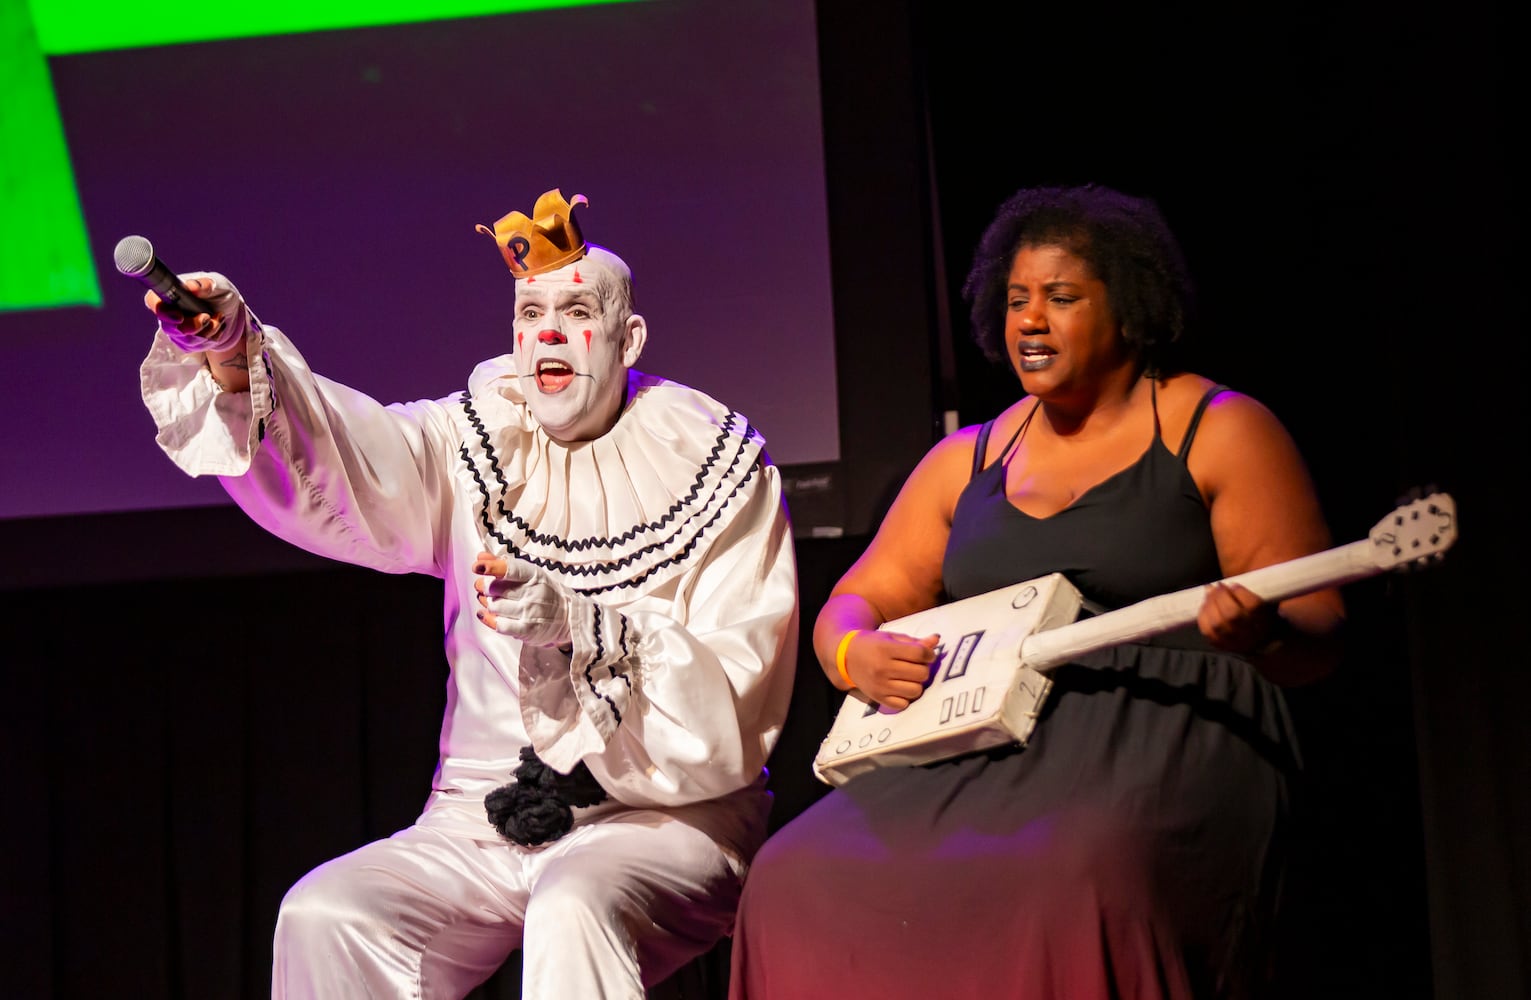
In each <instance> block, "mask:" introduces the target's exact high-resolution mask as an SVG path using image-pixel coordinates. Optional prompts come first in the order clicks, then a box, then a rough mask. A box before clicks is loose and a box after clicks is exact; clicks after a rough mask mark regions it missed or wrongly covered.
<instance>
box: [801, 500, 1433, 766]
mask: <svg viewBox="0 0 1531 1000" xmlns="http://www.w3.org/2000/svg"><path fill="white" fill-rule="evenodd" d="M1456 531H1457V520H1456V505H1455V502H1454V501H1453V500H1452V499H1451V497H1450V496H1448V495H1447V494H1444V493H1433V494H1430V495H1429V496H1426V497H1424V498H1422V499H1419V500H1415V501H1412V502H1410V503H1406V504H1403V505H1402V506H1400V507H1398V508H1397V509H1396V510H1394V511H1393V512H1392V513H1390V514H1388V515H1387V517H1385V518H1383V519H1382V520H1381V521H1378V522H1377V524H1376V526H1375V527H1374V528H1373V529H1372V530H1371V532H1370V533H1369V534H1368V536H1367V537H1366V538H1365V539H1362V540H1360V541H1356V542H1352V543H1350V544H1349V545H1342V546H1340V547H1338V548H1333V549H1328V550H1326V551H1323V552H1318V553H1315V554H1313V555H1310V556H1304V557H1302V558H1300V559H1294V560H1291V561H1290V562H1284V563H1278V564H1276V565H1274V566H1266V567H1263V568H1261V569H1257V570H1253V571H1251V572H1248V573H1241V574H1239V575H1237V576H1233V577H1229V578H1228V582H1231V583H1239V584H1242V585H1243V586H1245V587H1247V588H1249V589H1250V590H1251V591H1253V592H1254V593H1255V594H1257V595H1259V596H1260V597H1261V598H1263V599H1264V600H1266V601H1279V600H1285V599H1286V598H1288V597H1295V596H1297V595H1298V594H1305V593H1308V592H1310V591H1314V590H1319V589H1321V588H1323V587H1335V586H1340V585H1341V584H1345V583H1349V582H1351V581H1354V580H1360V579H1363V578H1365V577H1369V576H1374V575H1376V574H1379V573H1383V572H1386V571H1387V570H1392V569H1407V568H1411V567H1416V566H1423V565H1426V564H1428V563H1430V562H1433V561H1434V560H1436V559H1438V558H1440V557H1441V556H1442V555H1443V554H1444V553H1445V551H1446V549H1447V548H1449V547H1450V546H1451V544H1452V543H1453V542H1454V541H1455V540H1456ZM1205 589H1206V588H1205V587H1191V588H1188V589H1186V590H1181V591H1177V592H1175V593H1172V594H1165V595H1163V596H1160V597H1154V598H1149V599H1148V600H1145V601H1141V602H1139V603H1137V604H1133V605H1130V606H1128V607H1125V608H1120V609H1118V610H1115V611H1108V612H1106V613H1104V614H1099V615H1094V616H1091V617H1086V618H1083V619H1080V617H1079V616H1080V613H1081V611H1083V610H1086V602H1085V601H1084V600H1083V598H1082V597H1081V595H1080V594H1079V591H1077V590H1075V589H1074V587H1073V586H1072V585H1071V584H1070V583H1069V582H1068V580H1066V579H1065V578H1064V577H1063V575H1062V574H1059V573H1054V574H1051V575H1049V576H1043V577H1038V578H1036V579H1033V580H1027V581H1025V582H1022V583H1017V584H1013V585H1011V586H1009V587H1004V588H1001V589H999V590H994V591H990V592H989V593H987V594H978V595H976V596H974V597H969V598H966V599H964V600H960V601H953V602H952V603H950V604H944V605H942V606H940V607H936V608H931V609H929V610H927V611H920V612H917V613H915V614H912V615H908V616H906V617H903V618H898V619H895V620H893V621H889V622H885V623H884V624H883V625H882V626H881V628H882V630H883V631H889V632H901V633H903V634H905V635H915V636H921V635H931V634H933V633H937V634H939V635H940V636H941V644H940V645H939V646H938V647H937V648H936V659H935V661H934V662H933V663H932V664H931V672H930V680H929V681H928V682H927V684H926V688H925V693H924V694H922V695H921V696H920V697H919V698H918V699H916V700H915V701H914V702H913V703H912V704H911V705H910V706H909V707H908V708H906V709H904V710H903V711H901V712H893V711H890V710H886V709H883V708H881V707H880V706H879V705H878V704H877V703H876V702H873V701H871V700H869V699H868V698H867V697H866V696H865V695H863V694H862V693H861V692H860V691H851V692H849V693H848V694H847V695H846V698H845V701H844V703H843V704H842V705H841V706H840V711H839V713H838V714H837V715H836V717H835V721H834V723H833V725H832V726H831V728H830V731H829V735H827V736H826V737H825V738H824V741H823V743H822V744H820V746H819V751H818V754H817V756H816V757H815V758H814V762H813V770H814V774H815V775H816V776H817V777H818V778H819V779H820V780H821V781H823V782H825V783H826V784H830V785H841V784H844V783H845V782H846V781H848V780H850V779H851V778H852V777H854V776H856V775H857V774H860V773H862V772H863V771H868V770H871V769H872V768H877V767H889V766H895V765H916V764H929V763H934V762H935V761H939V760H945V759H947V758H950V757H956V756H959V755H961V754H965V753H971V752H973V751H977V750H985V749H988V748H990V747H996V746H1002V745H1005V744H1009V743H1021V744H1024V743H1025V742H1026V741H1027V740H1028V739H1029V738H1030V736H1031V732H1032V729H1033V727H1034V726H1035V725H1036V720H1037V715H1038V713H1040V711H1041V709H1042V704H1043V702H1044V701H1045V699H1046V698H1047V694H1048V689H1049V687H1050V686H1051V681H1050V680H1049V679H1048V671H1050V670H1051V669H1052V668H1054V667H1056V666H1058V665H1060V664H1062V663H1067V662H1068V661H1069V660H1071V659H1073V658H1074V657H1077V656H1080V655H1082V654H1084V653H1088V652H1092V651H1094V650H1098V649H1105V648H1107V647H1110V646H1116V645H1120V644H1122V643H1126V642H1134V641H1137V640H1141V639H1146V638H1149V637H1151V636H1155V635H1160V634H1162V633H1165V632H1168V631H1171V630H1173V629H1176V628H1180V627H1181V626H1184V625H1189V624H1191V623H1193V622H1195V621H1196V615H1197V613H1198V612H1199V610H1200V608H1201V603H1202V599H1203V597H1204V593H1205Z"/></svg>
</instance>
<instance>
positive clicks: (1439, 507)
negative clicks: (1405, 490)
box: [1367, 493, 1457, 569]
mask: <svg viewBox="0 0 1531 1000" xmlns="http://www.w3.org/2000/svg"><path fill="white" fill-rule="evenodd" d="M1367 537H1368V538H1369V539H1370V540H1371V542H1372V556H1373V558H1375V559H1376V561H1377V565H1379V566H1382V567H1384V568H1387V569H1393V568H1399V569H1414V568H1418V567H1422V566H1427V565H1429V564H1431V563H1433V562H1435V561H1437V560H1439V559H1440V558H1441V557H1442V556H1443V555H1445V554H1446V550H1447V549H1449V548H1451V545H1452V543H1453V542H1455V541H1456V540H1457V505H1456V501H1454V500H1452V499H1451V496H1450V495H1449V494H1446V493H1431V494H1429V495H1428V496H1424V497H1421V498H1420V499H1418V500H1411V501H1409V502H1408V503H1404V504H1402V505H1400V506H1399V507H1398V509H1397V510H1395V511H1393V512H1392V513H1391V514H1389V515H1388V516H1387V517H1384V518H1383V519H1382V520H1380V521H1378V522H1377V524H1376V526H1375V527H1373V528H1372V530H1371V531H1370V533H1369V534H1368V535H1367Z"/></svg>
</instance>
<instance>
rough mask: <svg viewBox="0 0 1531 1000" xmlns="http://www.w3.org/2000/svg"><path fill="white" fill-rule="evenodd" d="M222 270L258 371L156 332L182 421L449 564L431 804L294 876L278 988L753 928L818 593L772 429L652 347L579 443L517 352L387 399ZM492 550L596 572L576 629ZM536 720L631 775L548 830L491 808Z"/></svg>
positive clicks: (526, 984)
mask: <svg viewBox="0 0 1531 1000" xmlns="http://www.w3.org/2000/svg"><path fill="white" fill-rule="evenodd" d="M203 276H207V275H206V273H205V272H204V273H203ZM211 277H213V278H214V279H215V280H216V286H215V291H214V292H213V294H212V295H211V296H210V298H212V299H213V301H214V303H215V304H216V305H218V306H219V308H220V312H222V313H223V314H224V315H225V316H226V317H227V320H226V321H227V322H233V323H241V324H244V325H245V333H244V336H245V344H246V347H247V353H248V356H249V358H250V359H251V363H250V382H251V387H250V392H249V393H248V394H245V393H237V394H236V393H223V392H221V391H220V390H219V389H218V387H217V385H216V384H215V383H214V382H213V381H212V379H211V377H210V376H209V374H208V373H207V371H206V369H205V367H204V365H203V363H202V358H201V357H200V356H199V355H194V354H185V353H182V352H181V351H180V350H178V349H176V348H175V347H174V346H172V345H171V344H170V343H169V342H168V341H167V340H166V339H165V335H164V334H163V333H157V334H156V340H155V343H154V346H153V347H152V348H151V350H150V353H149V355H148V356H147V358H146V359H145V360H144V363H143V366H142V369H141V381H142V392H143V397H144V402H145V404H146V405H147V407H148V409H149V411H150V412H151V413H152V415H153V417H154V419H155V422H156V424H157V426H158V428H159V432H158V438H157V440H158V442H159V444H160V446H161V447H162V448H163V450H164V451H165V452H166V453H167V454H168V455H169V456H170V457H171V458H172V459H173V460H174V461H175V462H176V463H177V464H178V465H179V466H180V467H181V468H182V469H183V470H184V471H186V472H187V473H189V474H191V475H216V476H219V477H220V478H221V481H222V483H223V485H224V487H225V488H226V489H227V491H228V493H229V495H230V496H232V497H233V499H234V500H235V501H236V502H237V503H238V504H239V506H240V507H241V508H243V509H244V510H245V511H246V512H247V513H248V514H249V516H250V517H251V518H253V519H254V520H255V521H256V522H258V523H259V524H261V525H262V526H263V527H265V528H266V529H268V530H269V531H271V532H273V533H274V534H276V535H278V536H280V537H281V538H284V539H286V540H287V541H289V542H291V543H293V544H295V545H298V546H301V547H302V548H304V549H307V550H309V551H312V552H315V553H318V554H320V555H323V556H327V557H330V558H333V559H339V560H344V561H346V562H349V563H355V564H358V565H362V566H368V567H372V568H374V569H377V570H381V571H383V572H388V573H428V574H432V575H434V576H437V577H441V578H442V579H443V580H444V582H445V588H444V590H445V609H444V610H445V627H446V657H447V660H448V662H449V664H450V667H451V670H450V676H449V679H448V682H447V700H446V715H445V718H444V719H443V720H442V726H441V737H440V760H439V764H438V767H437V772H436V776H435V780H434V784H433V787H432V789H431V792H430V795H429V797H428V799H427V801H426V804H425V808H424V811H423V812H422V813H421V815H420V817H419V818H418V820H417V821H416V822H415V823H414V825H412V826H411V827H409V828H408V829H405V830H402V831H400V832H399V833H397V834H395V835H394V836H393V837H391V838H388V839H386V840H382V841H379V842H376V843H373V844H370V845H367V846H364V847H362V848H360V849H359V850H357V851H355V852H353V853H351V854H349V855H346V856H344V857H341V858H337V859H335V860H333V861H330V862H328V863H326V864H324V865H321V866H320V867H318V868H317V869H315V870H314V871H313V872H310V873H309V874H308V875H306V876H305V877H304V878H303V879H302V880H301V881H300V882H299V883H298V884H297V885H295V886H294V887H293V888H292V889H291V890H290V891H289V893H288V894H287V897H286V899H285V900H284V901H283V904H282V909H281V913H280V915H279V917H278V921H277V932H276V941H275V956H274V962H273V982H272V991H273V995H274V996H278V997H281V996H292V997H305V998H308V997H340V996H345V997H354V996H360V995H365V996H375V997H376V996H421V997H458V996H461V995H462V994H464V993H466V992H467V991H468V990H470V989H471V988H472V987H473V986H474V985H476V984H477V983H479V982H481V981H483V980H484V979H485V978H487V977H488V976H489V975H491V974H492V973H493V972H494V970H495V969H496V968H498V967H499V965H500V964H501V963H502V962H503V961H504V959H505V958H506V957H507V956H508V955H509V954H510V953H511V952H512V951H513V950H514V949H516V948H522V949H523V969H524V979H523V996H524V997H527V998H528V1000H535V998H545V1000H567V998H575V997H641V996H642V990H643V987H644V985H645V984H649V985H651V984H653V983H655V982H658V981H659V980H661V979H663V978H664V977H666V976H667V975H669V974H670V973H672V972H673V971H674V970H675V969H677V968H678V967H679V966H680V965H682V964H683V963H684V962H686V961H688V960H689V959H690V958H692V957H694V956H695V955H697V954H700V953H701V952H703V951H705V950H706V949H707V948H709V947H710V946H711V945H712V944H713V943H714V942H715V941H716V940H717V939H718V938H719V937H720V936H721V935H723V934H726V933H728V932H729V931H730V929H731V927H732V921H733V912H734V905H735V902H736V900H737V897H738V893H739V889H740V885H741V882H742V879H743V875H744V872H745V870H746V867H747V865H748V863H749V860H750V858H751V857H752V856H753V855H754V852H755V850H756V848H758V847H759V845H760V843H761V842H762V840H763V839H764V837H765V834H766V815H767V811H768V808H769V801H770V798H769V794H768V792H767V791H766V790H765V788H764V780H765V763H766V758H767V756H768V755H769V754H770V752H771V749H772V747H773V746H774V745H775V742H776V739H777V737H778V735H779V733H780V731H781V726H782V723H783V720H784V717H785V715H786V710H787V704H788V701H789V699H790V694H791V685H792V677H793V672H794V661H795V657H796V652H797V635H798V603H797V579H796V565H795V562H794V556H793V549H792V536H791V530H790V525H789V523H788V519H787V512H786V507H785V503H784V500H783V496H782V485H781V478H780V474H779V472H778V470H777V469H776V468H775V466H773V465H772V464H771V462H770V460H769V458H768V456H767V455H766V453H765V451H764V442H763V440H762V438H761V436H760V435H759V434H758V433H757V432H756V430H755V429H754V428H753V427H751V426H750V425H749V423H748V422H747V421H746V420H745V418H744V417H743V416H741V415H740V414H738V413H736V412H732V411H731V410H729V409H728V408H726V407H724V406H722V405H721V404H719V403H718V402H716V401H714V400H713V399H711V398H709V397H707V396H706V395H704V394H702V393H700V392H697V391H695V390H693V389H690V388H687V387H685V386H683V385H680V384H677V383H675V382H670V381H666V380H664V379H660V378H655V377H651V376H648V375H644V374H641V373H639V372H637V371H630V372H628V395H627V402H626V405H625V409H624V411H623V413H622V415H621V417H620V419H619V420H618V421H617V424H616V426H615V428H614V429H613V430H612V431H611V432H609V433H608V434H606V435H604V436H603V437H600V438H598V439H596V440H593V441H589V442H584V443H581V444H575V445H572V446H565V445H561V444H559V443H557V442H556V441H554V440H552V439H551V438H550V437H549V436H548V435H547V434H546V432H544V431H543V430H542V429H541V428H540V427H539V426H538V424H537V422H536V420H535V419H534V418H533V417H532V415H531V413H530V412H529V409H528V407H527V404H526V401H525V400H524V398H523V396H522V391H521V388H520V386H519V384H518V380H517V379H516V377H515V369H514V365H513V363H512V359H511V357H510V356H508V355H507V356H503V357H500V358H495V359H492V360H489V361H486V362H484V363H482V364H480V365H479V366H478V368H477V369H476V370H475V371H474V372H473V374H472V376H471V378H470V379H469V383H468V389H467V390H466V391H465V392H462V393H460V394H458V395H456V396H452V397H449V398H445V399H441V400H437V401H418V402H413V403H401V404H394V405H390V406H383V405H381V404H380V403H378V402H377V401H375V400H373V399H371V398H369V397H368V396H366V395H364V394H363V393H361V392H358V391H355V390H352V389H349V388H347V387H345V386H342V385H339V384H337V383H335V382H333V381H330V380H327V379H325V378H322V377H321V376H318V375H316V374H314V373H313V372H311V371H310V370H309V368H308V365H307V364H306V363H305V362H304V360H303V357H302V355H301V354H299V352H298V351H297V349H296V348H295V347H294V346H293V345H292V343H291V342H290V341H289V340H288V339H287V338H286V336H285V335H283V334H282V332H281V331H280V330H278V329H277V328H275V327H270V326H262V324H260V323H259V322H258V321H257V320H256V318H255V316H254V315H253V313H251V312H250V310H249V309H248V307H247V306H245V305H244V303H243V300H242V299H240V298H239V293H238V291H237V290H236V289H234V287H233V286H232V285H231V284H230V283H229V282H228V281H227V279H224V278H223V277H222V276H220V275H211ZM481 551H487V552H490V553H493V554H495V555H498V556H501V557H505V558H510V559H519V560H526V561H528V562H530V563H531V564H533V565H535V566H536V567H538V568H539V569H540V570H542V571H543V572H545V573H547V574H550V575H551V576H552V577H553V578H554V579H555V580H556V581H557V582H558V583H560V584H561V585H562V586H563V587H565V588H567V590H569V591H571V592H573V593H575V594H576V595H579V597H578V598H577V599H576V600H574V602H573V607H574V608H575V614H574V615H573V617H572V620H571V623H570V624H571V632H572V653H570V652H563V651H559V650H557V649H543V648H538V647H533V646H529V645H528V646H523V645H522V644H521V643H520V642H519V641H518V640H516V639H515V638H512V637H510V636H505V635H501V634H499V633H497V632H495V631H494V630H492V629H490V628H487V627H486V626H485V625H484V624H483V623H481V622H480V621H478V620H477V619H476V618H475V610H476V608H477V603H476V600H475V598H476V594H475V591H474V577H473V574H472V573H471V567H472V564H473V560H474V557H475V555H476V554H477V553H479V552H481ZM527 745H531V746H532V747H533V748H535V750H536V752H537V754H538V755H539V756H540V757H541V758H542V760H543V761H545V762H546V763H547V764H548V765H550V766H551V767H553V768H556V769H558V770H560V771H567V770H568V769H570V768H572V767H573V766H574V765H575V764H576V763H578V762H581V761H583V762H584V763H585V765H587V766H588V768H589V770H590V772H591V774H593V775H594V776H595V778H597V779H598V780H599V782H600V784H601V785H602V786H603V787H604V788H605V789H606V791H607V793H608V796H609V797H608V798H607V800H606V801H605V802H602V803H600V804H598V805H595V806H591V807H588V808H583V809H576V810H574V813H575V821H574V827H573V829H572V830H571V831H570V832H569V833H567V834H566V835H564V836H563V837H562V838H560V839H557V840H556V841H554V842H552V843H548V844H544V845H541V846H538V847H531V848H527V847H521V846H518V845H517V844H515V843H512V842H510V841H509V840H507V839H505V838H504V837H502V836H500V834H499V833H498V831H497V830H496V829H495V828H494V827H493V826H491V825H490V822H489V820H488V818H487V817H486V815H485V807H484V798H485V795H486V794H487V793H488V792H490V791H491V790H493V789H495V788H496V787H498V786H501V785H504V784H505V783H506V782H507V781H509V780H510V775H511V773H512V771H513V770H514V769H515V768H516V766H517V764H518V762H519V761H518V755H519V753H520V750H521V748H522V747H523V746H527Z"/></svg>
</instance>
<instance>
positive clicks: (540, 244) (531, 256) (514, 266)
mask: <svg viewBox="0 0 1531 1000" xmlns="http://www.w3.org/2000/svg"><path fill="white" fill-rule="evenodd" d="M588 204H590V202H589V201H588V200H587V199H586V198H585V196H584V195H582V194H577V195H575V196H574V200H573V201H565V200H564V196H563V193H562V192H560V191H559V190H558V189H557V188H554V189H553V190H551V191H547V192H544V193H543V195H542V196H541V197H540V198H538V199H537V206H536V207H535V208H533V209H532V217H531V218H527V217H526V216H525V215H522V214H521V213H520V212H511V213H510V214H509V215H506V216H503V217H502V218H501V219H500V220H499V221H498V222H496V223H495V224H494V228H493V229H490V228H489V227H488V226H486V225H484V224H483V223H479V224H478V225H477V226H475V227H474V228H475V230H477V231H478V232H480V233H483V234H484V235H485V236H490V237H493V239H494V241H495V242H496V243H498V244H499V245H500V253H501V254H503V255H504V257H505V263H506V265H508V266H509V267H510V273H511V274H513V275H515V276H516V277H517V278H529V277H531V276H532V275H534V274H541V273H542V272H544V271H552V270H556V269H557V268H560V267H563V266H564V265H565V264H567V263H569V262H570V261H575V260H579V259H580V258H581V257H583V256H585V238H584V237H583V236H581V235H580V232H579V223H577V222H575V221H574V209H575V206H578V205H588Z"/></svg>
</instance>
